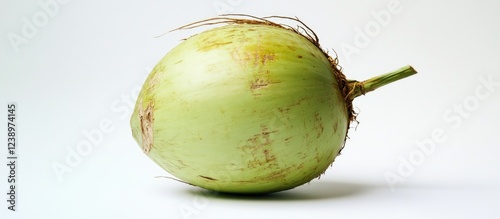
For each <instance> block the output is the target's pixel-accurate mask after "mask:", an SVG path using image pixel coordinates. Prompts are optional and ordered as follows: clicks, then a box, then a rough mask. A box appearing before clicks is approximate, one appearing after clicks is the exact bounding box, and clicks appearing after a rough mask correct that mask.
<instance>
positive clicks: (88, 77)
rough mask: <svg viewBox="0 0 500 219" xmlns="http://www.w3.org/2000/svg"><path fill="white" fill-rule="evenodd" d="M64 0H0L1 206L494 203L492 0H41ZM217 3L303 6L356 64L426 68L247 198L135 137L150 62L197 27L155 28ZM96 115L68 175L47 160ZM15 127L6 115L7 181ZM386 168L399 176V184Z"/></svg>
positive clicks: (499, 96)
mask: <svg viewBox="0 0 500 219" xmlns="http://www.w3.org/2000/svg"><path fill="white" fill-rule="evenodd" d="M54 1H55V0H53V1H50V0H35V1H22V2H19V1H2V2H1V3H0V5H1V6H0V20H1V23H0V25H1V26H0V36H1V38H0V47H1V48H2V49H1V50H0V95H1V96H0V103H1V105H2V106H3V107H2V108H1V109H0V112H4V113H0V123H1V124H6V117H7V116H6V114H7V113H6V105H7V103H8V102H10V101H15V102H17V104H18V107H19V109H18V112H17V113H18V115H17V117H18V121H17V122H18V129H19V131H18V134H19V135H18V142H19V148H18V154H19V160H18V162H19V166H18V168H19V169H18V182H19V183H18V196H17V198H18V205H17V211H16V212H11V211H8V210H7V204H2V205H0V215H1V216H0V218H23V219H24V218H51V219H53V218H277V217H279V218H287V217H294V218H301V217H315V218H332V217H335V218H499V217H500V210H499V208H498V203H500V186H499V184H500V171H499V170H500V168H499V167H500V161H499V159H498V155H499V154H500V147H499V146H500V145H499V140H500V139H499V138H498V130H499V128H500V127H499V125H498V124H500V117H499V116H498V113H499V110H500V104H499V101H500V86H499V84H498V82H500V73H499V72H498V66H497V65H498V60H497V59H498V57H499V55H498V51H500V44H499V43H498V39H500V29H499V28H498V27H499V26H500V17H498V15H497V14H498V10H499V9H500V3H498V1H493V0H491V1H487V0H482V1H471V0H468V1H451V0H443V1H438V2H436V1H411V0H399V1H390V0H376V1H373V0H372V1H367V0H365V1H303V2H301V3H299V2H290V1H262V0H259V1H245V0H238V1H236V0H210V1H201V0H199V1H174V2H171V1H170V2H169V1H152V0H147V1H79V0H71V1H62V0H61V1H59V2H57V3H56V5H57V6H54V5H51V6H50V7H51V8H50V9H49V11H47V9H43V6H41V5H44V4H45V3H46V2H54ZM391 4H393V5H392V6H390V5H391ZM394 4H396V5H397V9H398V10H397V12H398V13H392V14H391V17H390V19H389V20H387V19H386V20H385V21H383V22H382V23H381V22H380V21H378V20H377V18H376V14H377V13H381V11H384V10H386V11H388V10H389V8H391V7H394ZM50 10H51V11H50ZM43 13H45V14H46V15H45V17H44V15H43ZM49 13H50V14H49ZM218 13H246V14H252V15H257V16H267V15H284V16H298V17H299V18H300V19H301V20H303V21H304V22H305V23H306V24H308V25H309V26H310V27H311V28H313V29H314V30H315V32H316V34H318V36H319V37H320V43H321V44H322V46H323V47H324V48H327V49H329V50H330V51H331V49H335V50H336V51H337V53H338V55H339V58H340V64H341V65H342V67H343V69H344V73H345V74H346V75H347V76H348V77H349V78H353V79H358V80H362V79H367V78H369V77H372V76H375V75H377V74H381V73H385V72H387V71H390V70H393V69H396V68H399V67H401V66H403V65H406V64H411V65H413V66H414V67H415V68H416V69H417V70H418V71H419V74H418V75H416V76H412V77H411V78H408V79H405V80H403V81H400V82H398V83H394V84H391V85H390V86H387V87H384V88H381V89H380V90H378V91H376V92H373V93H370V94H369V95H367V96H364V97H360V98H358V99H357V100H356V101H355V106H356V107H357V108H359V111H360V114H359V117H358V120H359V121H360V122H361V123H360V124H359V125H358V126H357V129H356V130H354V129H352V130H351V131H350V134H349V136H350V139H349V141H348V142H347V145H346V148H345V149H344V151H343V153H342V155H341V156H340V157H338V159H337V161H336V162H335V163H334V165H333V166H332V167H331V168H330V169H329V170H328V171H327V172H326V174H325V175H324V176H322V177H321V179H319V180H313V181H312V182H311V183H309V184H307V185H304V186H302V187H298V188H296V189H293V190H290V191H286V192H281V193H276V194H273V195H269V196H262V197H238V196H227V195H221V194H216V193H207V192H205V191H204V190H201V189H197V188H192V187H190V186H187V185H184V184H181V183H178V182H176V181H172V180H168V179H164V178H155V176H168V175H167V173H166V172H165V171H163V170H162V169H160V168H159V167H158V166H157V165H156V164H154V163H153V162H152V161H151V160H149V158H147V157H146V156H145V155H144V154H142V152H141V150H140V149H139V147H138V146H137V145H136V144H135V142H134V140H133V139H132V137H131V133H130V130H129V124H128V122H129V117H130V112H131V110H132V104H133V103H134V98H135V95H136V93H137V89H138V87H139V86H141V85H142V82H143V80H144V79H145V77H146V76H147V74H148V73H149V71H150V69H151V68H152V67H153V66H154V65H155V64H156V63H157V61H158V60H159V59H160V58H161V57H163V55H164V54H166V53H167V52H168V51H169V50H170V49H171V48H173V47H174V46H175V45H177V44H178V43H179V41H180V39H182V38H184V37H187V36H189V35H190V34H191V33H194V32H189V31H186V32H175V33H171V34H168V35H166V36H163V37H160V38H155V36H157V35H160V34H162V33H164V32H165V31H167V30H170V29H173V28H176V27H178V26H180V25H183V24H186V23H189V22H193V21H197V20H200V19H205V18H209V17H213V16H216V15H217V14H218ZM33 19H38V23H37V24H38V26H36V25H35V24H34V25H35V27H36V33H33V32H31V35H28V36H25V39H26V41H23V43H22V44H19V45H14V44H13V43H12V42H11V38H9V36H12V35H13V34H17V35H19V36H23V35H22V34H23V28H25V26H26V23H25V22H26V20H28V22H33ZM374 22H375V23H374ZM377 22H378V23H377ZM370 25H371V26H372V27H370ZM377 25H378V27H379V29H377V27H376V26H377ZM367 26H368V28H373V29H370V31H371V32H370V35H371V36H369V38H368V39H369V42H368V43H366V42H365V43H366V44H363V45H361V44H359V42H358V49H359V51H358V53H356V54H351V55H349V54H347V53H346V52H345V51H343V50H342V47H343V46H342V45H344V46H345V45H347V44H349V45H355V43H356V39H358V38H359V36H357V34H359V32H357V30H358V29H359V30H362V31H363V30H365V28H366V27H367ZM195 32H196V31H195ZM365 32H366V31H365ZM358 40H359V39H358ZM360 45H361V46H360ZM485 80H486V81H488V80H491V81H493V83H491V84H492V85H491V86H490V87H485V85H484V81H485ZM482 81H483V82H482ZM478 90H479V91H478ZM478 92H479V93H478ZM461 106H462V108H463V109H464V111H463V112H462V113H460V112H458V110H459V109H460V107H461ZM100 123H107V125H105V126H107V127H106V130H105V131H106V133H103V134H102V135H101V136H100V137H98V138H96V140H95V141H94V147H93V148H92V150H91V151H90V152H89V154H88V155H86V156H84V157H83V158H82V160H81V161H80V162H78V163H77V164H74V165H73V166H72V167H70V168H71V172H68V173H65V174H63V175H62V176H61V178H58V176H57V174H55V172H54V171H53V168H52V165H53V164H54V163H56V162H58V163H63V164H64V163H65V162H66V161H65V159H66V157H67V156H68V155H69V154H71V153H72V151H74V150H75V149H76V148H77V147H78V145H79V144H82V142H89V141H90V140H89V138H88V137H86V135H85V134H84V133H89V132H90V133H92V132H93V131H95V130H97V129H99V128H100ZM433 133H434V134H433ZM436 133H437V134H436ZM435 135H437V137H436V136H435ZM95 136H97V135H95ZM433 136H434V140H433V141H434V143H435V146H434V147H433V150H432V151H431V152H429V153H428V154H425V153H424V152H423V149H421V148H420V147H419V146H418V145H419V144H421V143H422V142H425V141H428V140H429V139H432V138H433ZM5 138H6V128H5V125H0V139H1V141H0V142H3V143H2V146H1V147H2V149H1V150H0V151H1V153H0V155H1V156H0V163H2V165H1V166H0V182H2V183H0V186H1V188H0V191H1V193H2V194H5V193H6V191H7V184H6V183H5V182H6V180H7V175H8V173H7V166H6V165H4V164H5V163H6V162H7V161H6V156H7V154H6V144H4V143H5V142H6V139H5ZM427 146H428V145H427ZM422 154H423V156H422ZM411 159H413V160H411ZM406 162H410V166H404V165H405V163H406ZM406 165H408V164H406ZM404 168H406V169H404ZM388 173H393V174H396V175H397V176H399V177H401V178H400V179H401V180H402V181H401V182H398V183H397V184H396V185H395V186H393V187H391V186H390V185H389V183H388V181H387V180H386V176H387V174H388ZM4 192H5V193H4ZM4 199H5V200H6V199H7V196H6V195H0V200H4ZM2 202H4V203H5V201H2Z"/></svg>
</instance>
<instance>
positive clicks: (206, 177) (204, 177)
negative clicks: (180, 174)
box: [199, 175, 217, 181]
mask: <svg viewBox="0 0 500 219" xmlns="http://www.w3.org/2000/svg"><path fill="white" fill-rule="evenodd" d="M199 177H201V178H203V179H208V180H210V181H217V179H214V178H212V177H208V176H202V175H199Z"/></svg>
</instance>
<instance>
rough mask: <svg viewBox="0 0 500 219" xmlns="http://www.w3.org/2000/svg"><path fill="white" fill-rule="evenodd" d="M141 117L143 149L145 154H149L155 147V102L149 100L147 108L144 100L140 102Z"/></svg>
mask: <svg viewBox="0 0 500 219" xmlns="http://www.w3.org/2000/svg"><path fill="white" fill-rule="evenodd" d="M139 106H140V108H139V119H140V122H141V132H142V150H143V151H144V153H145V154H149V151H151V148H152V147H153V121H154V117H153V111H154V110H153V109H154V106H153V103H152V102H149V103H148V105H147V106H146V108H144V106H143V103H142V100H141V102H140V103H139Z"/></svg>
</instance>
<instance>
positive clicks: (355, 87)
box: [347, 65, 417, 100]
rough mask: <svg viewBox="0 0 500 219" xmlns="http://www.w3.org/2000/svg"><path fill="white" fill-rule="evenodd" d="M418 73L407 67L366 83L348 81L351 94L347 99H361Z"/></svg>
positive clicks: (376, 77)
mask: <svg viewBox="0 0 500 219" xmlns="http://www.w3.org/2000/svg"><path fill="white" fill-rule="evenodd" d="M416 73H417V71H415V69H413V67H411V66H409V65H407V66H404V67H402V68H399V69H397V70H395V71H392V72H389V73H386V74H383V75H379V76H375V77H373V78H370V79H368V80H365V81H361V82H359V81H356V80H347V86H348V89H349V94H348V95H347V98H348V99H350V100H353V99H354V98H356V97H359V96H361V95H365V94H366V93H368V92H370V91H373V90H375V89H377V88H379V87H382V86H384V85H386V84H390V83H392V82H395V81H397V80H400V79H403V78H406V77H408V76H411V75H414V74H416Z"/></svg>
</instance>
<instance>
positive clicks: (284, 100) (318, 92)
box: [131, 18, 416, 193]
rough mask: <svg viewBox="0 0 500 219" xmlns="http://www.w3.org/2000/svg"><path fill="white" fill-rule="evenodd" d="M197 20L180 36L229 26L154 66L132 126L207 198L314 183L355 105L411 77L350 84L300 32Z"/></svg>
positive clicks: (160, 160) (147, 148)
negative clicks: (214, 193) (192, 30)
mask: <svg viewBox="0 0 500 219" xmlns="http://www.w3.org/2000/svg"><path fill="white" fill-rule="evenodd" d="M222 21H223V22H222ZM297 21H298V20H297ZM204 22H205V23H204ZM204 22H201V23H194V24H191V25H187V26H185V27H183V28H191V27H196V26H199V25H202V24H206V23H207V22H208V23H209V24H213V23H225V24H227V25H225V26H222V27H217V28H214V29H211V30H207V31H205V32H202V33H200V34H197V35H194V36H192V37H190V38H188V39H187V40H185V41H183V42H182V43H181V44H180V45H178V46H177V47H175V48H174V49H172V50H171V51H170V52H169V53H168V54H167V55H166V56H165V57H163V58H162V59H161V60H160V62H159V63H158V64H157V65H156V67H155V68H154V69H153V71H152V72H151V74H150V75H149V76H148V78H147V79H146V81H145V83H144V85H143V88H142V90H141V93H140V94H139V97H138V100H137V103H136V106H135V109H134V112H133V115H132V118H131V127H132V133H133V136H134V138H135V140H136V141H137V143H138V144H139V145H140V146H141V148H142V149H143V151H144V153H146V154H147V155H148V156H149V157H150V158H151V159H152V160H153V161H155V162H156V163H157V164H158V165H160V166H161V167H162V168H163V169H165V170H166V171H168V172H169V173H170V174H172V175H173V176H175V177H177V178H179V179H180V180H182V181H185V182H187V183H189V184H191V185H195V186H199V187H203V188H206V189H210V190H216V191H220V192H230V193H269V192H276V191H281V190H286V189H291V188H294V187H296V186H299V185H302V184H304V183H306V182H309V181H310V180H312V179H314V178H316V177H318V176H320V175H321V174H322V173H323V172H324V171H325V170H326V169H327V168H328V167H329V166H330V165H331V164H332V162H333V161H334V160H335V158H336V156H337V155H338V154H339V153H340V151H341V149H342V148H343V146H344V143H345V139H346V136H347V130H348V128H349V123H350V122H351V121H352V120H354V119H355V113H354V112H353V110H352V100H353V99H354V98H355V97H357V96H359V95H363V94H365V93H366V92H369V91H372V90H374V89H377V88H378V87H381V86H383V85H385V84H388V83H391V82H393V81H396V80H399V79H401V78H404V77H407V76H409V75H412V74H414V73H416V72H415V70H413V68H411V67H409V66H406V67H403V68H401V69H398V70H396V71H394V72H391V73H388V74H385V75H381V76H378V77H375V78H373V79H369V80H366V81H362V82H358V81H354V80H347V79H346V78H345V76H344V75H343V74H342V72H341V70H340V68H339V67H338V65H337V60H336V59H333V58H331V57H330V56H328V54H327V53H326V52H324V51H323V50H322V49H321V48H320V46H319V41H318V39H317V37H316V35H314V33H313V32H312V31H310V29H308V28H307V26H305V25H304V27H303V28H302V29H293V28H290V27H289V26H284V25H278V24H276V23H273V22H270V21H269V20H267V19H260V18H256V19H229V20H228V19H226V18H225V19H223V20H219V19H210V20H206V21H204ZM299 22H300V21H299ZM301 30H304V31H305V32H301Z"/></svg>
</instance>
